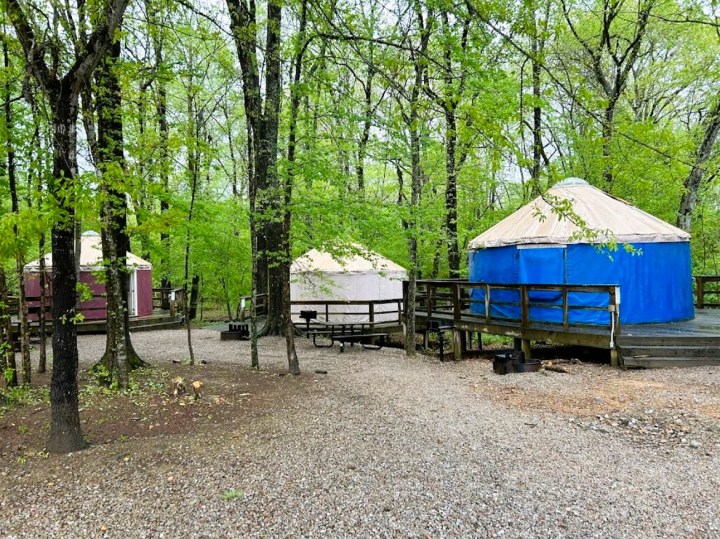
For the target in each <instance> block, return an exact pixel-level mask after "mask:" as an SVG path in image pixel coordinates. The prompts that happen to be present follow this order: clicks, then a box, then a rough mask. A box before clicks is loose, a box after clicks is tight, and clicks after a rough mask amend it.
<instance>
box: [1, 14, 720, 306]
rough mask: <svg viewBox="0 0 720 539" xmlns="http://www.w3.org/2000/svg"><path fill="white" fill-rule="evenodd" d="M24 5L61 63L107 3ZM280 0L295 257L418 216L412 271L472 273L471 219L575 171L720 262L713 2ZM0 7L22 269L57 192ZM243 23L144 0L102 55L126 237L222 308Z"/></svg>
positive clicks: (236, 250)
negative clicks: (116, 104)
mask: <svg viewBox="0 0 720 539" xmlns="http://www.w3.org/2000/svg"><path fill="white" fill-rule="evenodd" d="M23 4H25V6H26V13H27V14H28V16H29V18H30V20H31V24H32V25H33V26H34V28H35V32H36V36H37V37H38V38H39V39H42V40H43V43H44V52H45V54H46V55H47V57H48V58H49V59H50V64H51V65H52V66H53V67H52V69H62V68H63V66H65V67H67V66H68V65H70V62H71V61H70V60H69V59H71V58H73V55H74V54H75V53H76V51H78V50H81V49H82V48H83V46H84V45H83V43H84V41H83V40H84V39H85V38H86V37H87V35H88V33H89V31H90V29H91V28H92V24H93V10H98V9H100V8H101V5H100V4H102V2H90V3H82V4H81V5H80V7H81V9H80V10H78V9H76V8H75V7H73V6H69V5H67V4H60V3H54V2H23ZM228 4H232V2H228ZM280 4H282V5H280ZM238 5H239V4H238ZM247 5H248V6H252V9H253V10H256V11H257V21H258V22H257V29H258V35H259V36H260V38H261V39H259V45H258V47H257V66H256V67H257V71H258V75H259V79H260V80H261V84H260V91H261V93H264V92H265V88H264V87H263V84H264V82H263V81H264V80H265V79H264V77H265V71H266V69H267V67H266V64H267V62H266V60H267V58H266V55H265V46H264V45H265V43H264V41H263V40H264V39H265V37H264V30H263V28H264V26H263V25H265V24H266V22H267V18H268V17H267V14H268V8H267V6H265V5H257V6H255V4H254V3H248V4H247ZM268 5H276V6H278V7H280V8H282V19H281V22H280V23H279V24H280V30H279V32H278V36H279V49H278V53H279V55H280V57H279V60H280V62H279V66H280V73H279V77H280V83H279V88H280V95H279V103H280V107H279V118H278V122H279V125H278V144H277V157H278V161H277V179H278V181H277V183H276V184H275V185H274V186H273V189H275V191H274V192H272V193H270V194H268V195H267V196H268V197H277V198H282V197H284V196H286V195H285V193H286V192H287V191H289V190H290V189H292V194H291V197H289V198H288V203H289V206H288V207H289V211H290V212H291V215H292V225H291V228H290V245H291V254H292V256H293V257H294V256H297V255H299V254H301V253H303V252H305V251H306V250H308V249H310V248H313V247H323V246H326V247H327V245H328V243H333V242H334V243H338V242H339V243H340V244H342V243H349V242H358V243H361V244H363V245H365V246H367V247H368V248H370V249H372V250H375V251H377V252H379V253H381V254H383V255H384V256H387V257H389V258H391V259H393V260H394V261H396V262H398V263H400V264H401V265H404V266H406V267H409V266H410V265H411V260H410V258H409V257H410V256H411V255H410V254H409V250H408V236H409V234H408V230H409V229H410V224H409V223H410V222H411V221H412V222H413V223H414V226H415V227H416V228H415V230H416V233H415V236H416V239H417V267H418V270H419V275H421V276H423V277H447V276H451V275H464V272H465V270H466V265H467V260H466V246H467V243H468V241H469V240H470V239H472V238H473V237H474V236H475V235H477V234H479V233H480V232H482V231H484V230H486V229H487V228H488V227H489V226H491V225H493V224H494V223H496V222H497V221H499V220H500V219H502V218H503V217H504V216H506V215H507V214H509V213H511V212H512V211H514V210H515V209H516V208H517V207H519V206H520V205H522V204H523V203H526V202H527V201H529V200H530V199H531V198H533V197H535V196H537V195H538V194H541V193H542V192H544V191H545V190H546V189H547V188H548V187H549V186H551V185H553V184H554V183H556V182H557V181H559V180H561V179H563V178H565V177H568V176H576V177H581V178H584V179H586V180H588V181H589V182H590V183H591V184H593V185H595V186H597V187H599V188H601V189H603V190H605V191H606V192H609V193H611V194H612V195H615V196H618V197H620V198H623V199H625V200H627V201H629V202H631V203H632V204H635V205H637V206H639V207H640V208H642V209H644V210H646V211H648V212H650V213H652V214H653V215H656V216H658V217H660V218H662V219H664V220H666V221H668V222H671V223H674V224H678V225H679V226H681V227H683V228H685V229H688V230H691V232H692V234H693V260H694V266H695V267H694V271H695V272H696V273H707V274H714V273H717V272H718V268H717V259H718V256H719V255H720V253H719V252H718V249H719V246H718V237H719V234H718V228H719V227H720V223H719V222H718V221H719V219H718V216H719V215H720V212H719V211H718V190H717V181H716V180H717V171H718V144H717V142H716V139H717V132H718V124H720V120H719V119H718V108H719V106H720V94H719V92H718V88H720V85H719V84H718V82H719V81H718V79H719V78H720V66H719V65H718V64H719V63H720V54H719V53H720V35H719V30H718V14H719V12H718V7H717V5H715V4H714V3H704V2H697V3H696V2H675V1H668V0H650V1H647V0H641V1H629V0H613V1H610V0H605V1H582V2H576V1H572V0H564V1H560V2H558V1H552V2H542V1H537V0H528V1H526V2H504V1H492V2H477V1H474V0H466V1H464V2H463V1H461V2H448V1H445V0H430V1H428V0H423V1H414V2H413V1H410V2H404V1H399V2H391V3H387V2H377V1H374V0H373V1H369V2H366V1H363V2H354V1H352V0H349V1H340V0H331V1H329V2H323V1H321V0H292V1H284V2H281V3H275V2H272V3H270V4H268ZM83 10H84V11H86V13H85V15H84V16H83ZM4 17H5V19H6V20H5V22H3V32H2V37H3V40H2V47H3V51H2V55H3V59H2V69H0V73H1V75H0V95H1V97H0V100H2V102H3V104H4V107H3V108H4V113H3V114H2V119H1V120H0V125H2V129H1V130H0V139H2V140H0V192H1V193H2V196H1V197H0V256H1V257H2V261H3V265H4V266H5V270H6V274H7V277H8V281H9V285H10V288H11V290H12V289H13V288H14V287H15V284H16V279H15V278H14V275H16V274H15V272H14V271H12V268H13V267H14V266H15V264H16V260H17V259H19V260H21V261H22V262H27V261H30V260H34V259H36V258H38V256H39V247H38V245H39V238H40V237H41V234H43V233H47V232H48V231H49V230H50V227H51V226H52V223H53V220H54V219H55V218H56V217H57V208H56V207H54V205H53V202H52V200H51V197H49V196H48V189H49V188H48V184H49V183H51V182H52V180H51V176H52V170H53V169H52V140H51V139H52V129H51V123H50V120H49V118H50V112H49V104H48V100H47V98H46V97H45V96H43V94H42V92H40V90H39V88H38V83H37V81H36V80H34V79H33V77H32V76H30V73H29V70H28V69H27V68H26V66H25V58H24V54H23V49H22V47H21V44H20V43H19V41H18V39H17V35H16V33H15V31H14V28H13V26H12V25H11V24H10V22H9V17H8V11H7V10H5V15H4ZM231 22H232V21H231V17H230V15H229V11H228V5H225V4H222V3H215V2H207V3H184V2H172V1H165V0H161V1H158V0H145V1H144V2H132V3H130V4H129V6H128V7H127V11H126V13H125V17H124V20H123V24H122V27H121V29H120V30H119V31H118V32H117V33H116V35H115V36H114V39H115V42H116V43H117V44H118V46H119V48H120V51H119V55H118V57H117V58H116V59H115V61H114V62H113V64H112V67H111V69H112V71H113V73H114V74H115V75H116V77H117V80H118V84H119V87H118V91H119V92H120V94H121V97H122V101H121V103H122V105H121V107H122V114H121V118H122V132H123V136H124V139H123V140H124V142H123V147H122V153H123V155H124V159H125V168H124V170H123V172H122V174H120V175H118V176H117V177H116V178H115V179H114V181H115V183H116V188H117V190H118V191H120V192H123V193H125V194H126V197H127V198H126V201H127V206H128V227H127V231H128V233H129V235H130V238H131V242H132V251H133V252H135V253H136V254H138V255H140V256H142V257H143V258H146V259H148V260H150V261H151V262H152V263H153V264H154V267H155V269H154V276H155V279H156V281H157V284H160V282H161V281H162V282H164V283H172V284H173V285H180V286H181V285H182V283H183V281H184V280H185V279H186V275H185V272H184V269H185V261H184V258H185V255H186V253H188V252H189V260H188V276H187V279H191V278H192V277H195V278H196V279H197V281H198V282H199V283H200V288H201V295H202V296H203V298H204V299H205V301H206V302H208V303H211V304H212V303H214V304H216V305H219V306H222V307H223V310H224V309H225V306H226V305H230V309H231V310H234V309H235V306H236V303H237V300H238V298H239V296H241V295H249V294H250V284H251V267H252V264H251V248H250V246H251V243H250V236H251V235H250V227H249V211H250V205H249V194H248V178H249V176H250V175H251V174H252V168H253V166H254V163H253V159H252V157H250V158H249V156H251V155H252V143H251V144H248V140H249V139H248V136H249V135H248V134H249V130H248V122H247V121H246V118H247V115H246V111H245V106H246V102H245V98H244V95H243V78H242V76H241V70H240V67H239V62H238V55H237V50H236V43H235V42H234V35H233V31H232V29H231ZM100 84H101V82H100V81H98V79H97V77H95V78H92V79H91V80H90V82H89V83H88V87H87V88H85V89H84V90H83V91H82V92H81V96H80V109H81V114H80V118H79V120H80V121H79V122H78V125H77V128H78V174H77V182H76V183H75V184H74V187H73V189H74V193H73V205H74V208H75V212H76V216H77V219H78V220H79V221H80V223H81V227H82V229H83V230H98V231H99V230H100V228H101V223H100V217H99V216H100V215H101V211H100V205H101V200H102V197H101V196H99V195H98V193H99V191H100V184H99V181H98V175H99V170H100V164H99V163H98V161H99V159H98V156H97V151H96V150H95V149H94V147H93V145H95V144H96V143H97V142H96V139H97V114H98V113H97V104H96V100H97V97H96V95H95V94H96V93H97V92H98V91H99V90H98V88H99V87H100ZM291 150H292V151H291ZM10 171H12V174H11V173H10ZM413 182H416V184H417V185H415V186H414V185H413ZM414 187H416V193H415V195H413V188H414ZM50 189H52V187H50ZM11 195H12V196H11ZM413 196H416V197H417V199H416V200H413V199H412V197H413ZM272 211H273V210H272V209H269V210H266V212H272ZM45 250H46V251H49V250H50V249H49V245H47V246H46V247H45Z"/></svg>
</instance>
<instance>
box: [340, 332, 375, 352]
mask: <svg viewBox="0 0 720 539" xmlns="http://www.w3.org/2000/svg"><path fill="white" fill-rule="evenodd" d="M388 336H389V335H388V334H387V333H352V334H345V335H331V337H330V338H331V339H333V340H334V341H338V342H339V343H340V352H344V351H345V344H346V343H350V346H353V345H354V344H355V343H359V344H360V345H362V347H363V348H368V349H370V350H380V348H382V347H383V345H384V344H385V341H386V340H387V338H388ZM378 343H379V344H378Z"/></svg>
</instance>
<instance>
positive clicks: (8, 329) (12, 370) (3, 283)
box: [0, 265, 18, 387]
mask: <svg viewBox="0 0 720 539" xmlns="http://www.w3.org/2000/svg"><path fill="white" fill-rule="evenodd" d="M0 307H1V308H0V320H1V321H2V333H3V334H4V335H5V343H4V344H5V347H4V348H3V347H1V346H0V354H2V359H0V366H1V367H2V377H3V379H4V380H5V383H6V384H7V386H8V387H15V386H17V385H18V376H17V366H16V365H15V342H14V340H13V329H12V320H11V319H10V312H9V309H8V307H9V301H8V291H7V278H6V277H5V269H4V268H3V267H2V265H0Z"/></svg>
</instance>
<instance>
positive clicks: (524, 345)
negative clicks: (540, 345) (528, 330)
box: [520, 339, 531, 359]
mask: <svg viewBox="0 0 720 539" xmlns="http://www.w3.org/2000/svg"><path fill="white" fill-rule="evenodd" d="M520 348H521V350H522V352H523V354H524V355H525V359H530V357H531V356H530V340H529V339H522V341H521V343H520Z"/></svg>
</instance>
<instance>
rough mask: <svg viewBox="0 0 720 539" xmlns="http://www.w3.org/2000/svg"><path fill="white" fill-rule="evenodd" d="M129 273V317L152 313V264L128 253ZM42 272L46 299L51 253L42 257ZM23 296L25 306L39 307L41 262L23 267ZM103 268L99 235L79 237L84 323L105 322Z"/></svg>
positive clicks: (86, 233)
mask: <svg viewBox="0 0 720 539" xmlns="http://www.w3.org/2000/svg"><path fill="white" fill-rule="evenodd" d="M125 259H126V261H127V266H128V272H129V274H130V282H129V287H128V310H129V314H130V316H149V315H151V314H152V310H153V307H152V264H150V262H148V261H147V260H143V259H142V258H140V257H139V256H136V255H134V254H132V253H130V252H128V253H127V254H126V257H125ZM45 269H46V272H47V274H48V278H47V279H46V283H47V287H48V290H47V297H48V298H50V297H51V296H52V253H48V254H46V255H45ZM24 273H25V295H26V296H27V299H28V306H32V305H33V304H34V303H37V305H39V298H40V260H39V259H38V260H34V261H33V262H30V263H29V264H26V265H25V271H24ZM104 273H105V267H104V266H103V256H102V242H101V240H100V234H98V233H97V232H93V231H89V232H85V233H83V235H82V243H81V245H80V268H79V281H80V283H81V284H84V285H85V286H86V287H87V288H86V290H85V291H84V292H83V296H84V299H83V301H82V302H81V303H80V312H81V313H82V315H83V316H84V317H85V320H105V318H106V317H107V300H106V297H105V282H104V281H105V274H104Z"/></svg>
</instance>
